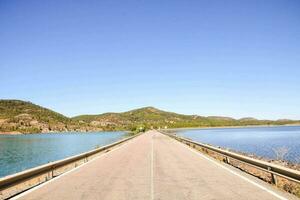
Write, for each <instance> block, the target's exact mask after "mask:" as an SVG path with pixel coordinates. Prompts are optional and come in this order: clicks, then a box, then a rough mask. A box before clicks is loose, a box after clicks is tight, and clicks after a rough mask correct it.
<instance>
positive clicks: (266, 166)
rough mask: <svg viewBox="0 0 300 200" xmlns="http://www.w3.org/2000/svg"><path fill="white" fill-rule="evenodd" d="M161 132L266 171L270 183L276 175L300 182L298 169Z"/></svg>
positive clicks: (275, 181)
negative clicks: (269, 176) (270, 179)
mask: <svg viewBox="0 0 300 200" xmlns="http://www.w3.org/2000/svg"><path fill="white" fill-rule="evenodd" d="M161 133H163V134H165V135H168V136H169V137H172V138H174V139H176V140H178V141H180V142H182V143H185V144H187V145H189V146H192V147H196V146H198V147H200V148H203V149H208V150H210V151H213V152H216V153H218V154H220V155H222V156H224V157H225V161H226V162H227V163H228V164H230V159H234V160H237V161H239V162H242V163H245V164H247V165H250V166H252V167H255V168H258V169H260V170H263V171H265V172H268V173H270V174H271V178H272V183H273V184H275V185H276V184H277V179H276V176H280V177H283V178H286V179H288V180H291V181H293V182H296V183H300V171H297V170H293V169H290V168H287V167H283V166H280V165H276V164H272V163H269V162H266V161H262V160H258V159H254V158H250V157H248V156H244V155H241V154H237V153H233V152H230V151H227V150H224V149H221V148H217V147H214V146H211V145H207V144H202V143H198V142H195V141H192V140H189V139H186V138H183V137H180V136H177V135H175V134H169V133H164V132H161Z"/></svg>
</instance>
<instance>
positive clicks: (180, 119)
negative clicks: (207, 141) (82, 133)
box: [72, 107, 299, 130]
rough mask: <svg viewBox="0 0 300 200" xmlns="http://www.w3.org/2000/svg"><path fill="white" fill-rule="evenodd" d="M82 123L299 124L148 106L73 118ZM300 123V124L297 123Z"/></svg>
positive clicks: (133, 126) (119, 125)
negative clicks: (198, 113) (202, 114)
mask: <svg viewBox="0 0 300 200" xmlns="http://www.w3.org/2000/svg"><path fill="white" fill-rule="evenodd" d="M72 119H73V120H75V121H78V122H80V123H82V124H90V125H94V126H98V127H106V128H108V127H109V129H114V130H134V129H136V128H138V127H144V128H146V129H149V128H155V129H157V128H185V127H220V126H245V125H284V124H293V123H297V122H296V121H292V120H285V121H283V120H280V121H270V120H257V119H254V118H244V119H240V120H237V119H233V118H229V117H219V116H213V117H203V116H198V115H182V114H177V113H173V112H166V111H162V110H159V109H156V108H154V107H145V108H140V109H136V110H131V111H128V112H123V113H105V114H101V115H81V116H77V117H74V118H72ZM298 123H299V121H298Z"/></svg>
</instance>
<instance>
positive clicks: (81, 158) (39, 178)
mask: <svg viewBox="0 0 300 200" xmlns="http://www.w3.org/2000/svg"><path fill="white" fill-rule="evenodd" d="M138 135H140V134H137V135H134V136H131V137H128V138H125V139H123V140H120V141H117V142H115V143H112V144H109V145H106V146H103V147H100V148H97V149H95V150H91V151H88V152H85V153H82V154H79V155H76V156H72V157H69V158H66V159H63V160H58V161H55V162H51V163H48V164H45V165H41V166H38V167H35V168H32V169H28V170H25V171H22V172H19V173H16V174H13V175H9V176H6V177H4V178H0V199H8V198H11V197H13V196H15V195H17V194H19V193H21V192H24V191H26V190H28V189H31V188H32V187H34V186H37V185H39V184H41V183H44V182H46V181H48V180H50V179H53V178H55V177H57V176H59V175H61V174H63V173H65V172H67V171H69V170H71V169H74V168H76V167H77V166H79V165H81V164H84V163H86V162H88V161H89V160H92V159H93V158H94V157H96V156H97V154H98V153H101V152H103V151H105V150H108V149H110V148H112V147H115V146H117V145H119V144H122V143H124V142H126V141H128V140H130V139H132V138H134V137H137V136H138ZM69 165H72V166H71V167H70V166H69ZM68 166H69V167H68ZM63 167H67V169H63V170H62V172H58V173H56V170H60V169H61V168H63Z"/></svg>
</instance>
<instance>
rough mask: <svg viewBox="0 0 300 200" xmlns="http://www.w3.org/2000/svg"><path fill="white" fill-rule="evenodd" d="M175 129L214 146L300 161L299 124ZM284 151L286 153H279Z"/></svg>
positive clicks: (181, 133) (188, 136) (179, 132)
mask: <svg viewBox="0 0 300 200" xmlns="http://www.w3.org/2000/svg"><path fill="white" fill-rule="evenodd" d="M176 133H177V134H178V135H181V136H183V137H186V138H190V139H192V140H194V141H198V142H202V143H206V144H211V145H214V146H220V147H223V148H227V149H232V150H235V151H239V152H245V153H248V154H253V155H257V156H261V157H265V158H268V159H277V158H280V159H281V158H283V159H284V160H287V161H290V162H295V163H300V126H284V127H259V128H224V129H192V130H182V131H178V132H176ZM284 151H286V152H287V153H286V154H285V155H278V154H279V153H278V152H284ZM276 152H277V153H276Z"/></svg>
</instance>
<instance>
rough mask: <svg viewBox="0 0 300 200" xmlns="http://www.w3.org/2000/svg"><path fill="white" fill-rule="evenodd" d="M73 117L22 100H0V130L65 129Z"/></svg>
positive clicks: (24, 131)
mask: <svg viewBox="0 0 300 200" xmlns="http://www.w3.org/2000/svg"><path fill="white" fill-rule="evenodd" d="M70 122H71V119H69V118H68V117H65V116H63V115H62V114H59V113H57V112H54V111H52V110H49V109H46V108H43V107H41V106H38V105H35V104H33V103H30V102H25V101H20V100H0V131H5V132H11V131H16V132H22V133H30V132H42V131H43V132H49V131H51V130H56V131H63V130H65V129H66V124H68V123H70Z"/></svg>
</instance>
